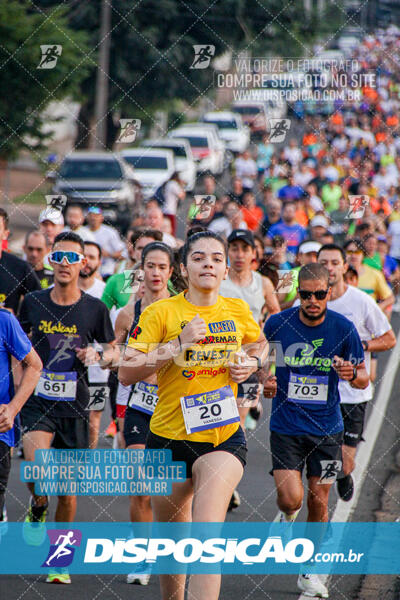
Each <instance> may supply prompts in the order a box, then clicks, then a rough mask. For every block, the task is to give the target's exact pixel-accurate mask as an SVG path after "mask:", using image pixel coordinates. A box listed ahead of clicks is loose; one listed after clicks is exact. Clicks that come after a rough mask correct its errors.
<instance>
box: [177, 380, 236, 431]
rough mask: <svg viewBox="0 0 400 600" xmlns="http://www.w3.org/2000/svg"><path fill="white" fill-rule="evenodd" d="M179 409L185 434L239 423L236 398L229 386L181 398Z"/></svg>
mask: <svg viewBox="0 0 400 600" xmlns="http://www.w3.org/2000/svg"><path fill="white" fill-rule="evenodd" d="M181 407H182V413H183V419H184V421H185V427H186V432H187V433H195V432H197V431H204V430H205V429H214V427H222V426H223V425H229V423H236V422H238V421H240V417H239V412H238V409H237V404H236V398H235V396H234V395H233V392H232V388H231V387H230V386H229V385H225V386H224V387H222V388H220V389H218V390H214V391H212V392H204V393H203V394H194V395H193V396H183V397H182V398H181Z"/></svg>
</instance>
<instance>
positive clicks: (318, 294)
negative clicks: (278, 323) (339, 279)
mask: <svg viewBox="0 0 400 600" xmlns="http://www.w3.org/2000/svg"><path fill="white" fill-rule="evenodd" d="M328 292H329V288H328V289H327V290H317V291H315V292H309V291H308V290H299V296H300V298H301V299H302V300H310V298H311V297H312V296H315V298H316V299H317V300H325V298H326V296H327V294H328Z"/></svg>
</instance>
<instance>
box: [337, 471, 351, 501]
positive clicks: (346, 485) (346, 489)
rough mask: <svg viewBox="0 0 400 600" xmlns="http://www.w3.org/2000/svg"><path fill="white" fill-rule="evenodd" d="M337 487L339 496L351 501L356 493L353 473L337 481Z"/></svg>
mask: <svg viewBox="0 0 400 600" xmlns="http://www.w3.org/2000/svg"><path fill="white" fill-rule="evenodd" d="M336 489H337V493H338V494H339V498H340V499H341V500H343V501H344V502H349V501H350V500H351V499H352V497H353V494H354V481H353V477H352V475H346V476H345V477H341V478H340V479H338V480H337V481H336Z"/></svg>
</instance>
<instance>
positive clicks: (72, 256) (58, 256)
mask: <svg viewBox="0 0 400 600" xmlns="http://www.w3.org/2000/svg"><path fill="white" fill-rule="evenodd" d="M49 258H50V260H51V262H54V263H56V264H57V265H61V264H62V262H63V260H64V258H66V259H67V263H68V264H69V265H76V264H77V263H79V262H81V261H82V260H83V259H84V256H83V254H79V252H63V251H62V250H56V251H55V252H52V253H51V254H50V257H49Z"/></svg>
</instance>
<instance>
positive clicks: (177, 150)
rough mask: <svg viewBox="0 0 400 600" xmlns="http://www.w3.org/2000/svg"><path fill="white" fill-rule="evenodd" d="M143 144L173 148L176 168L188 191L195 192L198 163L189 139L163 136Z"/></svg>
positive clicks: (165, 148)
mask: <svg viewBox="0 0 400 600" xmlns="http://www.w3.org/2000/svg"><path fill="white" fill-rule="evenodd" d="M142 146H145V147H146V148H147V147H150V148H160V149H161V148H163V149H164V150H171V152H173V153H174V160H175V169H176V170H177V171H178V173H179V176H180V178H181V180H182V181H183V182H184V183H185V189H186V191H187V192H193V190H194V186H195V185H196V163H195V160H194V158H193V154H192V150H191V147H190V144H189V142H188V140H186V139H184V138H181V139H180V138H161V139H158V140H146V141H144V142H143V144H142Z"/></svg>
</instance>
